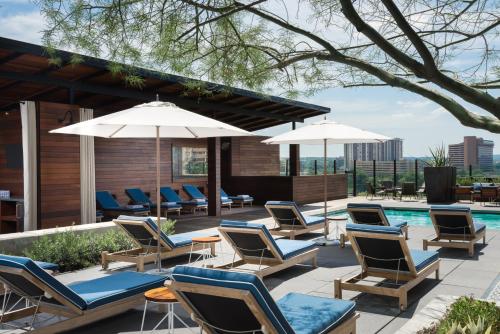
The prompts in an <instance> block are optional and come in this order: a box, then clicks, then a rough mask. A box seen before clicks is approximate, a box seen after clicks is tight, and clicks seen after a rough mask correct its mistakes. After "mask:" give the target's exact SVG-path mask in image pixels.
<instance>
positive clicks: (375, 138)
mask: <svg viewBox="0 0 500 334" xmlns="http://www.w3.org/2000/svg"><path fill="white" fill-rule="evenodd" d="M389 139H391V138H390V137H387V136H384V135H380V134H378V133H374V132H370V131H365V130H361V129H358V128H355V127H352V126H349V125H344V124H339V123H337V122H334V121H331V120H326V119H325V120H322V121H319V122H315V123H312V124H310V125H306V126H304V127H301V128H298V129H296V130H292V131H289V132H285V133H283V134H280V135H277V136H275V137H272V138H269V139H266V140H263V141H262V142H263V143H266V144H304V145H321V144H322V145H323V151H324V152H323V153H324V157H323V197H324V215H325V239H327V237H328V219H327V202H328V198H327V190H328V189H327V173H326V159H327V145H328V144H352V143H379V142H384V141H386V140H389Z"/></svg>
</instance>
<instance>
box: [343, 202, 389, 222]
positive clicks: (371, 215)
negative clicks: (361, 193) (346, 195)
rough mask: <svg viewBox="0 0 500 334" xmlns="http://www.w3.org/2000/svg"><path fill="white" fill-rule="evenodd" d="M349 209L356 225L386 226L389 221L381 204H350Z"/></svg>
mask: <svg viewBox="0 0 500 334" xmlns="http://www.w3.org/2000/svg"><path fill="white" fill-rule="evenodd" d="M347 209H348V210H349V212H350V213H351V215H352V216H353V217H354V219H353V220H354V221H353V222H354V223H357V224H370V225H384V219H385V221H387V222H388V221H389V220H388V219H387V217H386V215H385V212H384V209H383V208H382V206H381V205H379V204H361V203H349V204H347ZM356 209H371V210H377V211H362V210H356Z"/></svg>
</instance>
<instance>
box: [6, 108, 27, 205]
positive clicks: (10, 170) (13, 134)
mask: <svg viewBox="0 0 500 334" xmlns="http://www.w3.org/2000/svg"><path fill="white" fill-rule="evenodd" d="M16 151H17V152H16ZM19 154H21V157H22V134H21V113H20V112H19V110H12V111H9V112H1V113H0V189H2V190H10V195H11V196H12V197H23V193H24V191H23V164H22V159H21V161H16V160H17V158H19V156H18V155H19ZM8 158H9V159H8Z"/></svg>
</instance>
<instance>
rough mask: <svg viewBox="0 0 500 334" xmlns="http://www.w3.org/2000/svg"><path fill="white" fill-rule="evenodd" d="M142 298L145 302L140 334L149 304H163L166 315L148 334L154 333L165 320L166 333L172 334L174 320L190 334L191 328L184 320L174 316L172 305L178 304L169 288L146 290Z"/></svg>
mask: <svg viewBox="0 0 500 334" xmlns="http://www.w3.org/2000/svg"><path fill="white" fill-rule="evenodd" d="M144 298H145V299H146V301H145V303H144V313H143V314H142V322H141V333H143V329H144V320H145V319H146V311H147V309H148V304H149V303H154V304H163V305H166V306H167V314H166V315H165V316H164V317H163V318H161V320H160V321H159V322H158V323H157V324H156V326H155V327H154V328H153V329H152V330H151V332H150V333H152V332H153V331H155V330H156V329H157V328H158V327H159V326H160V325H161V324H162V323H163V322H164V321H165V320H167V333H169V334H170V333H174V329H175V327H174V320H175V319H177V320H179V321H180V322H181V323H182V324H183V325H184V327H186V328H187V329H189V330H190V331H191V332H192V330H191V328H190V327H189V326H188V325H187V324H186V323H185V322H184V320H182V319H181V318H180V317H179V316H178V315H177V314H175V312H174V305H175V304H176V303H178V301H177V298H175V295H174V294H173V293H172V291H170V289H169V288H167V287H161V288H156V289H151V290H148V291H146V292H145V293H144ZM193 333H194V332H193Z"/></svg>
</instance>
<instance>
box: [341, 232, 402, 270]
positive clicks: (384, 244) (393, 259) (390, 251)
mask: <svg viewBox="0 0 500 334" xmlns="http://www.w3.org/2000/svg"><path fill="white" fill-rule="evenodd" d="M346 230H347V231H348V233H349V232H351V231H353V232H356V231H359V232H371V233H374V236H373V237H364V236H363V237H361V236H357V235H354V238H355V240H356V243H357V245H358V247H359V250H360V253H361V256H362V257H363V259H364V261H365V263H366V265H367V266H368V267H370V268H377V269H382V270H398V268H399V270H400V271H406V272H407V271H409V270H410V269H409V267H408V263H407V262H406V260H405V259H404V258H405V255H404V252H403V249H402V248H401V244H400V241H399V240H388V239H383V238H381V237H377V235H376V233H379V234H396V235H401V229H399V228H397V227H392V226H370V225H356V224H347V226H346ZM360 264H362V263H360Z"/></svg>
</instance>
